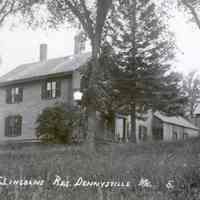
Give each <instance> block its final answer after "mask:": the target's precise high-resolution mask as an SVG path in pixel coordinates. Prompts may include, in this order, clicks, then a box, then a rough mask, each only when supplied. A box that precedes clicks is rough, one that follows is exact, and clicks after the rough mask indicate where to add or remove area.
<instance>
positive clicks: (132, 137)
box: [129, 103, 136, 143]
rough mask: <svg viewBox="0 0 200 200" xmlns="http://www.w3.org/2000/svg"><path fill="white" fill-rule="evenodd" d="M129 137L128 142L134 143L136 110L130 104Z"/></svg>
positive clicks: (133, 105)
mask: <svg viewBox="0 0 200 200" xmlns="http://www.w3.org/2000/svg"><path fill="white" fill-rule="evenodd" d="M130 110H131V135H130V138H129V139H130V141H131V142H133V143H136V109H135V104H134V103H132V104H131V109H130Z"/></svg>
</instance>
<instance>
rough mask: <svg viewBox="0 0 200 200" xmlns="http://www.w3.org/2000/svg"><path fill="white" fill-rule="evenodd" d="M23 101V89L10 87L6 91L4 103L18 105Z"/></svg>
mask: <svg viewBox="0 0 200 200" xmlns="http://www.w3.org/2000/svg"><path fill="white" fill-rule="evenodd" d="M22 100H23V88H22V87H12V88H8V89H7V90H6V103H8V104H13V103H19V102H21V101H22Z"/></svg>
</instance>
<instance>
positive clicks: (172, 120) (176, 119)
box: [154, 112, 199, 130]
mask: <svg viewBox="0 0 200 200" xmlns="http://www.w3.org/2000/svg"><path fill="white" fill-rule="evenodd" d="M154 116H155V117H157V118H159V119H160V120H161V121H163V122H165V123H169V124H174V125H178V126H182V127H185V128H191V129H195V130H199V128H197V127H196V126H195V125H193V124H192V123H191V122H189V121H188V120H186V119H185V118H183V117H181V116H166V115H163V114H161V113H160V112H155V113H154Z"/></svg>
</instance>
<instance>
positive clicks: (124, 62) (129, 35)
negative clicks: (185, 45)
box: [111, 0, 183, 142]
mask: <svg viewBox="0 0 200 200" xmlns="http://www.w3.org/2000/svg"><path fill="white" fill-rule="evenodd" d="M119 2H120V1H119ZM116 9H117V10H118V12H115V13H113V16H112V28H113V32H115V34H113V33H112V36H115V37H112V40H111V41H112V45H114V46H116V49H117V51H118V52H119V54H118V58H119V65H120V66H121V68H122V69H123V70H122V73H121V75H120V76H119V77H118V79H117V80H116V87H117V88H118V89H119V90H120V92H121V95H122V96H123V97H125V98H126V100H127V101H126V105H128V107H129V113H130V115H131V136H130V140H131V141H133V142H135V141H136V131H135V127H136V118H137V113H138V112H141V111H144V110H147V109H150V108H151V109H153V110H155V109H161V110H164V111H167V112H168V113H172V112H171V111H173V110H174V108H175V107H176V111H177V110H179V111H180V104H179V103H178V102H181V103H183V98H179V94H180V88H179V85H178V82H179V78H178V76H177V74H176V73H170V72H169V70H170V65H169V62H168V61H169V60H171V59H172V58H173V56H174V52H173V49H174V46H173V45H174V41H173V40H172V39H171V38H170V34H169V33H168V32H167V27H166V26H165V24H164V23H163V22H162V20H161V19H160V18H159V16H158V15H157V14H156V13H157V12H156V5H155V4H154V3H153V2H152V1H150V0H130V1H121V2H120V3H119V4H118V7H117V8H116ZM172 107H173V109H172ZM174 111H175V110H174Z"/></svg>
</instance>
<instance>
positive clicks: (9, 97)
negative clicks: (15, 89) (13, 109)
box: [6, 88, 11, 103]
mask: <svg viewBox="0 0 200 200" xmlns="http://www.w3.org/2000/svg"><path fill="white" fill-rule="evenodd" d="M6 103H11V89H10V88H7V89H6Z"/></svg>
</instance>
